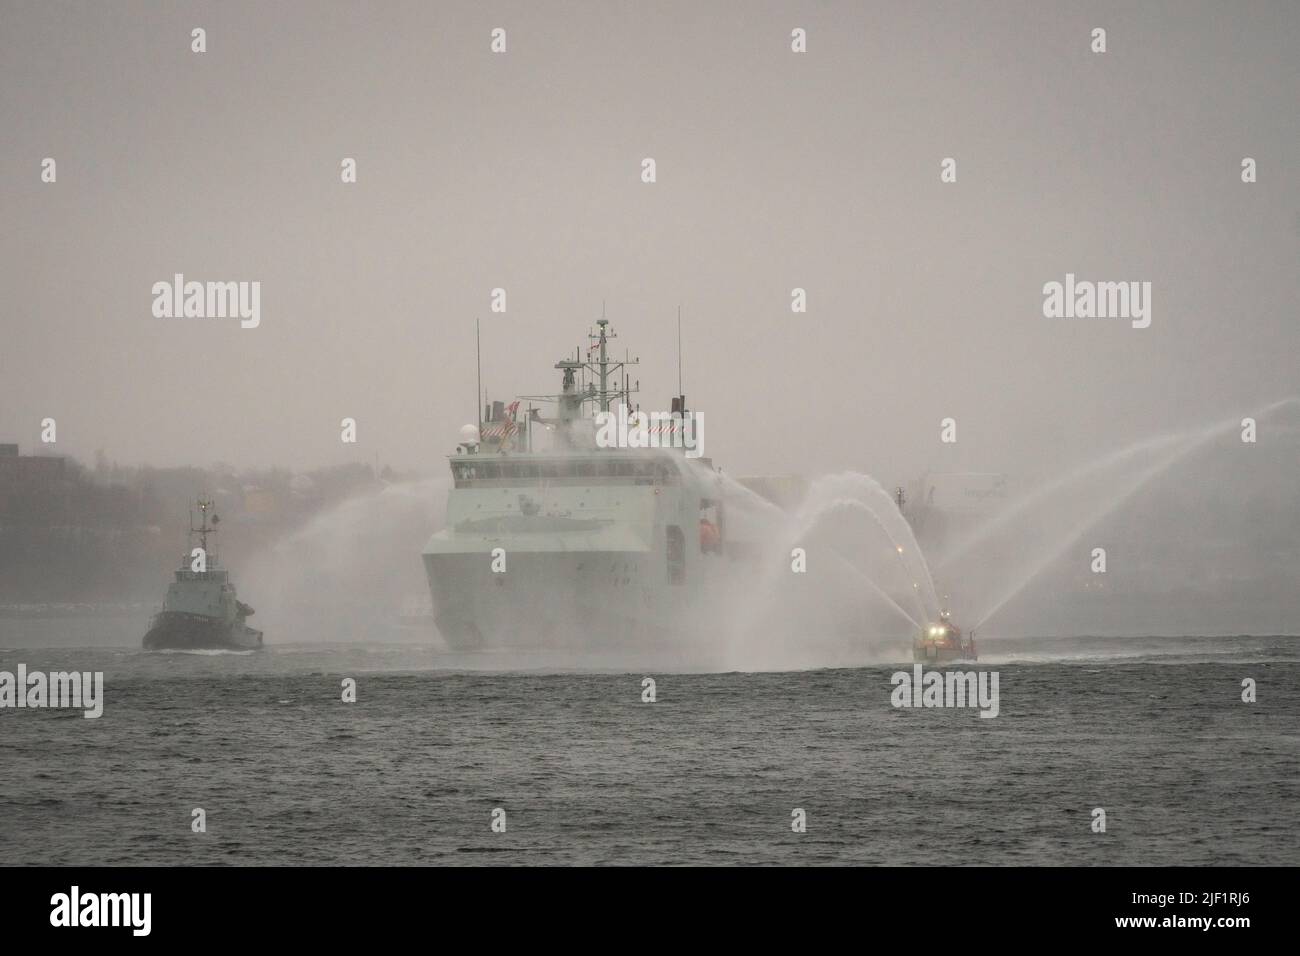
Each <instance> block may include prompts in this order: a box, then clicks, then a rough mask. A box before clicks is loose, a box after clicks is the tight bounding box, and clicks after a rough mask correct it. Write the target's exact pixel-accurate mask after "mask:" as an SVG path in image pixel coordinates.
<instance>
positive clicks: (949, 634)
mask: <svg viewBox="0 0 1300 956" xmlns="http://www.w3.org/2000/svg"><path fill="white" fill-rule="evenodd" d="M912 660H914V661H916V662H917V663H920V664H937V663H942V662H946V661H975V660H978V656H977V654H976V651H975V635H974V634H971V635H970V636H967V635H965V634H963V633H962V630H961V628H959V627H958V626H957V625H956V624H954V623H953V622H952V612H950V611H948V610H946V609H945V610H942V611H940V612H939V620H938V621H936V622H934V623H933V624H928V625H926V626H924V627H922V628H921V631H920V633H919V634H918V635H917V636H916V638H915V640H913V641H912Z"/></svg>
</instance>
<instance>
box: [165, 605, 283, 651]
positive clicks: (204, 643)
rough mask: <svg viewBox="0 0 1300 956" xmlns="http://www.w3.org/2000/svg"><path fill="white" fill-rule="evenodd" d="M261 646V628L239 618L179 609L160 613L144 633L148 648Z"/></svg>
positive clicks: (239, 648) (241, 648) (235, 648)
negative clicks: (209, 615) (243, 622)
mask: <svg viewBox="0 0 1300 956" xmlns="http://www.w3.org/2000/svg"><path fill="white" fill-rule="evenodd" d="M261 646H262V632H261V631H255V630H253V629H252V628H251V627H247V626H245V625H244V624H240V623H238V622H231V621H223V620H221V619H219V618H212V617H204V616H202V615H200V614H185V613H182V612H177V611H163V612H162V613H160V614H158V615H157V616H156V617H155V618H154V620H153V624H152V626H151V627H150V628H149V633H147V634H146V635H145V636H144V649H145V650H147V651H165V650H174V651H197V650H230V651H253V650H257V649H259V648H260V647H261Z"/></svg>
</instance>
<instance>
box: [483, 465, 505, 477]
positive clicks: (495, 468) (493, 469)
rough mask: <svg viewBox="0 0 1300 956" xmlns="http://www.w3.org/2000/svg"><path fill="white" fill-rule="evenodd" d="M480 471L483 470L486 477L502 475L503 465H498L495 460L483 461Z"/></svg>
mask: <svg viewBox="0 0 1300 956" xmlns="http://www.w3.org/2000/svg"><path fill="white" fill-rule="evenodd" d="M479 471H480V472H482V474H483V477H484V478H500V477H501V466H500V465H498V464H497V463H496V462H495V461H485V462H483V464H482V465H480V466H479Z"/></svg>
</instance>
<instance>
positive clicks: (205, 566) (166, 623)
mask: <svg viewBox="0 0 1300 956" xmlns="http://www.w3.org/2000/svg"><path fill="white" fill-rule="evenodd" d="M198 507H199V515H200V520H199V526H198V527H197V528H196V527H194V515H193V512H191V514H190V544H191V545H193V544H194V540H195V538H196V537H197V538H198V547H192V548H191V550H190V552H189V553H188V554H186V555H185V556H184V557H182V558H181V566H180V569H179V570H178V571H176V579H175V580H174V581H173V582H172V583H171V584H170V585H168V587H167V597H166V598H164V600H163V606H162V610H161V611H159V612H158V613H157V614H155V615H154V617H153V621H152V622H151V623H150V626H149V633H148V634H146V635H145V636H144V649H145V650H147V651H163V650H184V651H193V650H233V651H251V650H257V649H258V648H260V647H261V646H262V632H261V631H255V630H253V629H252V628H251V627H248V626H247V625H246V624H245V623H244V621H245V619H246V618H248V617H249V615H251V614H252V613H253V609H252V608H251V607H249V606H248V605H247V604H245V603H243V602H242V601H240V600H239V599H238V598H237V597H235V586H234V585H233V584H231V583H230V578H229V575H228V573H227V572H226V570H225V569H224V568H219V567H218V566H217V556H216V554H215V553H211V552H209V551H208V535H211V534H216V532H217V525H218V524H219V523H220V521H221V519H220V518H218V517H217V515H216V514H215V513H214V514H213V515H212V520H211V523H209V521H208V512H209V511H211V510H212V502H211V501H209V500H207V499H203V498H201V499H199V501H198Z"/></svg>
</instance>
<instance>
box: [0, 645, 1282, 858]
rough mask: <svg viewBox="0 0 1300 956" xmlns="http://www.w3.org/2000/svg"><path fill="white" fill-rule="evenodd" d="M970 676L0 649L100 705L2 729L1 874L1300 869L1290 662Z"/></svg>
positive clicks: (350, 650)
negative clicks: (95, 693) (934, 689)
mask: <svg viewBox="0 0 1300 956" xmlns="http://www.w3.org/2000/svg"><path fill="white" fill-rule="evenodd" d="M982 650H983V651H984V653H985V657H986V659H985V661H983V662H981V664H980V667H981V668H985V669H991V670H996V671H997V672H998V673H999V691H1000V702H999V703H1000V713H999V716H998V717H996V718H994V719H981V718H980V717H979V716H978V711H977V710H973V709H968V710H943V709H921V710H908V709H895V708H894V707H892V706H891V703H890V696H891V691H892V690H893V688H892V685H891V683H890V675H891V674H893V673H894V672H895V671H898V670H900V669H908V670H910V664H907V663H903V662H901V661H900V662H899V663H898V664H888V663H886V664H881V665H877V666H870V667H861V668H852V669H836V670H812V671H797V672H789V673H722V674H698V673H696V674H691V673H684V674H676V673H667V672H666V673H656V672H654V671H641V670H638V671H635V672H631V673H607V672H584V673H557V672H552V671H553V670H554V668H551V667H548V662H547V661H546V660H545V659H532V660H528V661H520V662H512V661H511V660H510V659H508V658H503V657H501V656H500V655H497V656H485V657H482V658H476V657H474V656H473V655H468V656H466V655H462V656H455V655H450V654H448V653H447V652H446V651H442V650H439V649H438V648H436V647H432V646H428V645H420V644H374V645H311V644H300V645H287V646H272V647H269V648H268V649H267V650H265V651H263V652H261V653H256V654H248V655H232V654H145V653H143V652H141V651H138V650H135V649H132V648H111V647H98V648H76V647H45V648H44V649H39V648H38V649H29V650H21V649H9V650H0V670H7V671H14V670H16V668H17V665H18V664H19V663H20V662H21V663H24V664H26V665H27V667H28V669H29V670H43V671H57V670H68V669H77V670H82V671H85V670H91V671H94V670H102V671H104V672H105V684H106V688H105V697H106V703H105V709H104V715H103V717H101V718H100V719H97V720H86V719H84V718H83V717H82V716H81V713H80V712H79V711H58V710H27V709H24V710H9V709H6V710H0V766H2V767H3V772H2V773H0V861H2V862H3V863H5V864H131V863H137V864H180V865H212V864H238V863H246V864H271V865H300V864H326V863H330V864H333V863H338V864H461V865H465V864H469V865H482V864H493V865H497V864H837V863H838V864H842V863H857V864H894V865H899V864H999V863H1027V864H1083V865H1090V864H1119V865H1143V864H1212V863H1213V864H1291V865H1295V864H1298V863H1300V800H1298V799H1297V796H1300V794H1298V792H1297V791H1298V790H1300V694H1297V690H1300V641H1298V640H1297V639H1295V638H1287V637H1273V638H1258V637H1243V638H1141V639H1127V640H1120V639H1109V638H1108V639H1091V640H1090V639H1071V640H1059V639H1056V640H1048V639H1043V640H1038V641H1032V640H1026V641H1017V642H1000V643H995V642H993V641H988V642H986V643H985V646H984V648H982ZM512 664H517V665H519V666H520V667H521V668H523V669H517V670H506V671H502V670H500V668H503V667H510V666H511V665H512ZM646 676H652V677H654V678H655V681H656V694H657V700H656V701H655V702H654V703H643V702H642V678H643V677H646ZM345 677H352V678H355V679H356V681H357V696H358V699H357V702H356V703H353V704H347V703H343V702H342V700H341V687H340V683H341V681H342V680H343V678H345ZM1248 677H1249V678H1252V679H1254V680H1255V681H1256V682H1257V687H1258V701H1257V702H1256V703H1252V704H1247V703H1243V702H1242V700H1241V690H1242V688H1241V683H1242V680H1243V679H1244V678H1248ZM196 807H201V808H203V809H204V810H205V811H206V817H207V832H206V833H194V832H192V831H191V811H192V810H193V809H194V808H196ZM1096 807H1101V808H1104V809H1105V811H1106V832H1105V833H1093V832H1092V829H1091V823H1092V819H1093V817H1092V811H1093V809H1094V808H1096ZM495 808H502V809H504V810H505V811H506V832H505V833H494V832H492V829H491V826H490V824H491V815H492V811H493V810H494V809H495ZM795 808H801V809H803V810H804V811H806V815H807V832H805V833H794V832H792V830H791V819H792V817H791V812H792V810H794V809H795Z"/></svg>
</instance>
